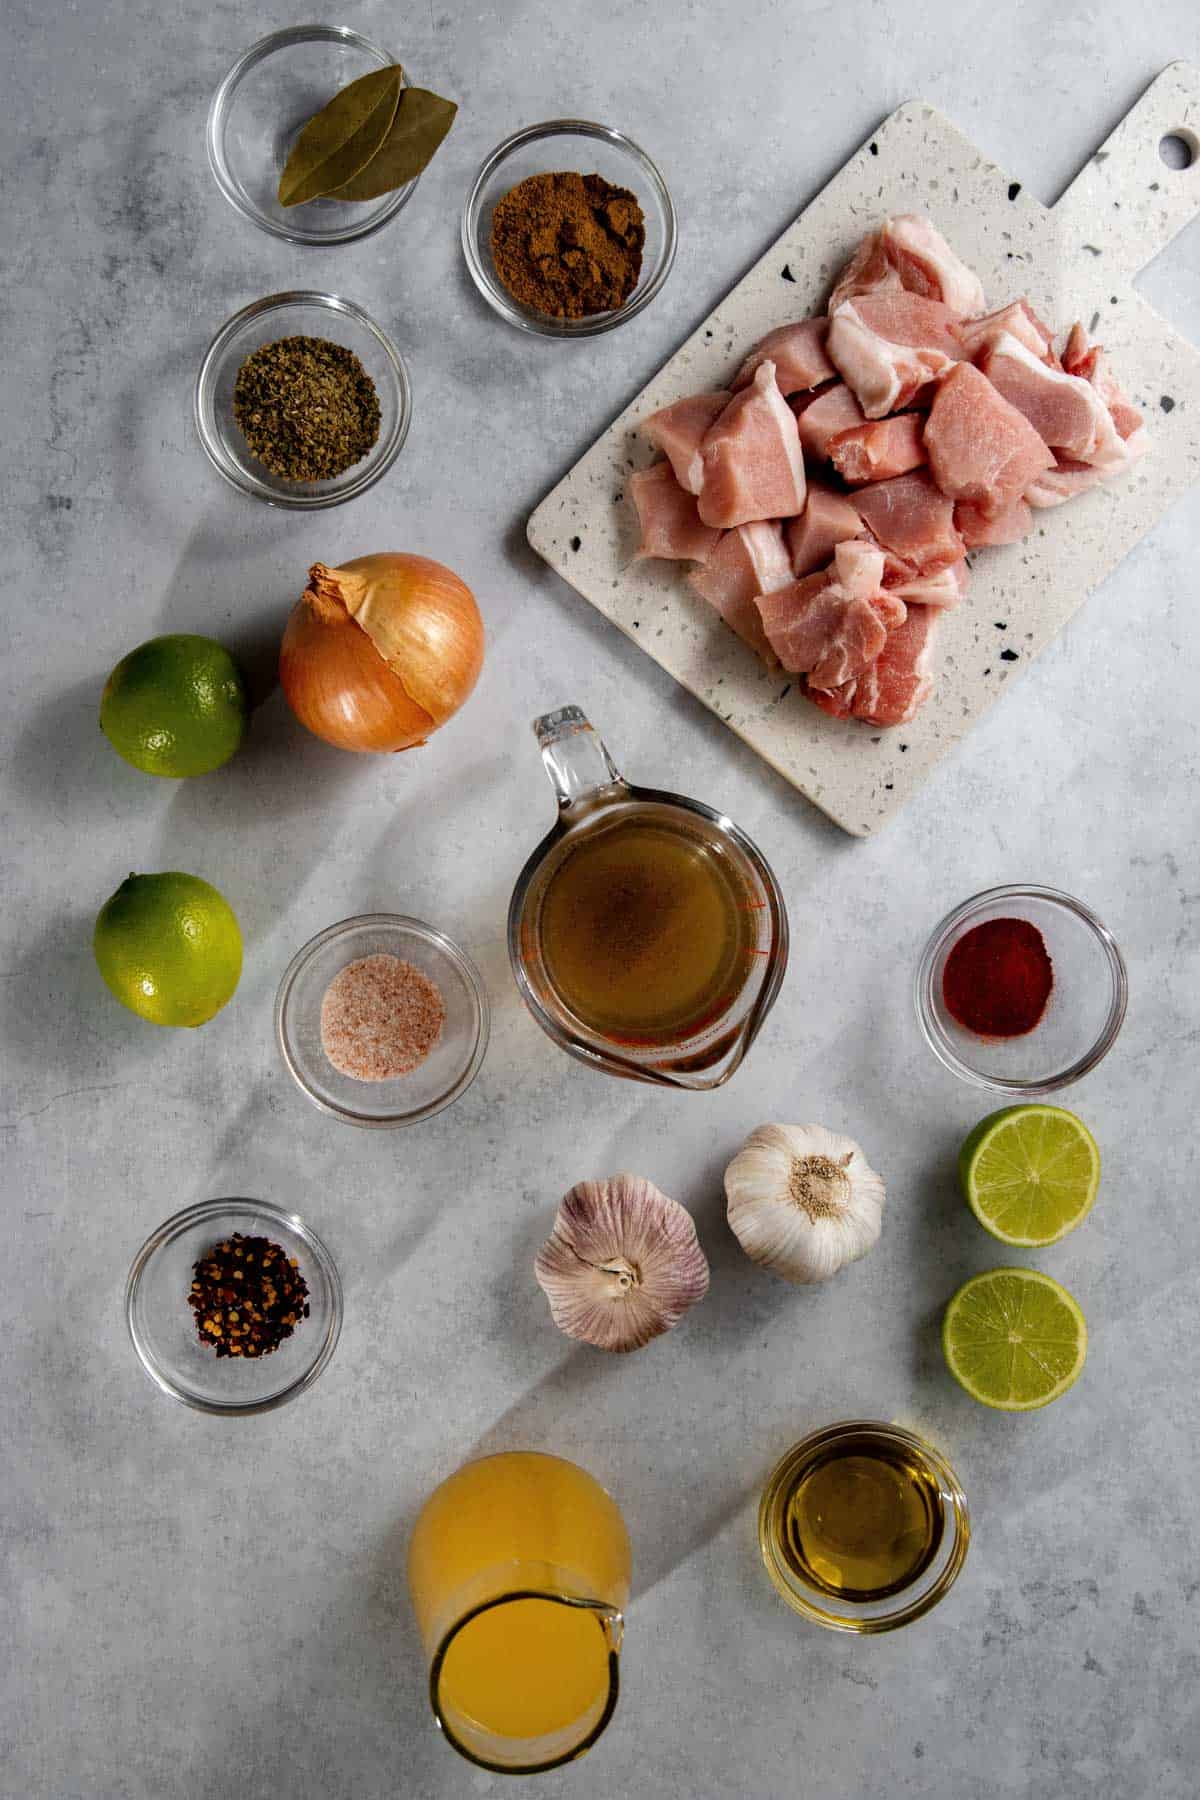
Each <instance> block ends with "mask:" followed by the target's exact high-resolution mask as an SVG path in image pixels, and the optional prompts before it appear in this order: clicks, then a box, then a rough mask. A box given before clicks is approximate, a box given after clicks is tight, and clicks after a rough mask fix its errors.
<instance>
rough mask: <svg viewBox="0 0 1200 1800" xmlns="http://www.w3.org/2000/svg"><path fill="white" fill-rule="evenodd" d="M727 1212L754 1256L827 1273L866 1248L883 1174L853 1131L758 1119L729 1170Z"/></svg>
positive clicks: (877, 1214)
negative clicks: (764, 1122)
mask: <svg viewBox="0 0 1200 1800" xmlns="http://www.w3.org/2000/svg"><path fill="white" fill-rule="evenodd" d="M725 1198H726V1201H727V1203H728V1204H727V1208H726V1215H727V1217H728V1219H729V1223H730V1226H731V1228H732V1230H733V1232H734V1234H735V1236H736V1237H737V1240H738V1242H739V1243H740V1244H741V1246H742V1249H743V1250H744V1251H745V1252H746V1255H747V1256H748V1257H750V1259H751V1261H752V1262H756V1263H761V1264H762V1266H763V1267H764V1268H765V1269H773V1270H774V1271H775V1273H776V1274H777V1275H782V1276H783V1277H784V1278H785V1280H787V1281H798V1282H809V1281H825V1280H826V1279H827V1278H828V1277H829V1276H830V1275H836V1274H837V1272H838V1270H839V1269H840V1268H842V1267H843V1265H844V1264H846V1263H848V1262H854V1261H855V1260H856V1259H857V1258H858V1257H860V1256H865V1255H866V1253H867V1251H868V1250H869V1249H870V1248H871V1245H872V1244H873V1243H874V1242H875V1241H876V1239H877V1238H878V1236H879V1233H880V1230H881V1229H882V1225H883V1198H884V1189H883V1182H882V1181H881V1180H880V1178H879V1176H878V1175H877V1174H876V1173H875V1171H874V1169H872V1168H871V1166H870V1164H869V1163H868V1162H867V1159H866V1157H865V1156H864V1155H863V1153H862V1151H861V1150H860V1149H859V1147H858V1145H857V1144H856V1143H855V1142H854V1140H853V1139H852V1138H848V1137H841V1136H839V1134H838V1133H837V1132H835V1131H826V1130H825V1129H824V1127H823V1126H821V1125H760V1126H759V1128H758V1130H757V1131H752V1132H751V1134H750V1136H749V1137H748V1138H747V1139H746V1142H745V1143H744V1144H743V1146H742V1148H741V1149H740V1150H739V1151H738V1153H737V1155H736V1156H735V1157H734V1159H733V1161H732V1162H731V1163H730V1165H729V1167H728V1168H727V1169H726V1171H725Z"/></svg>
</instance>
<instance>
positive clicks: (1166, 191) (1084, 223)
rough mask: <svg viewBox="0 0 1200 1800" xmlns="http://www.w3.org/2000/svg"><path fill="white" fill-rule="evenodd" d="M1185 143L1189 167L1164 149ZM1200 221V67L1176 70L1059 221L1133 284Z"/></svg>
mask: <svg viewBox="0 0 1200 1800" xmlns="http://www.w3.org/2000/svg"><path fill="white" fill-rule="evenodd" d="M1166 137H1176V138H1179V139H1181V140H1182V142H1183V145H1184V146H1185V148H1186V150H1187V151H1189V152H1190V153H1191V159H1192V160H1191V163H1190V165H1189V166H1188V167H1187V168H1178V169H1177V168H1172V167H1170V165H1169V164H1168V163H1166V162H1164V160H1163V158H1162V156H1161V154H1160V152H1159V145H1160V144H1161V143H1162V140H1163V139H1164V138H1166ZM1198 215H1200V68H1197V67H1196V65H1195V64H1194V63H1186V62H1175V63H1169V64H1168V65H1167V67H1166V68H1165V69H1164V70H1163V72H1162V74H1161V75H1160V76H1159V77H1158V79H1157V80H1156V81H1152V82H1151V84H1150V86H1149V87H1148V88H1147V89H1146V92H1145V93H1144V94H1143V95H1142V97H1141V99H1140V100H1139V101H1138V103H1137V105H1136V106H1134V107H1133V108H1131V110H1130V111H1129V112H1127V113H1126V115H1125V117H1124V118H1123V119H1122V120H1121V123H1120V124H1119V125H1118V126H1117V129H1116V130H1115V131H1114V132H1113V134H1112V136H1111V137H1110V138H1108V139H1107V140H1106V141H1105V143H1104V144H1103V145H1102V146H1101V148H1100V149H1099V150H1097V152H1096V154H1095V155H1094V156H1093V157H1092V158H1091V160H1090V162H1089V163H1088V164H1087V167H1086V168H1085V169H1083V171H1082V172H1081V173H1080V174H1079V175H1078V176H1077V177H1076V178H1075V180H1074V181H1073V182H1072V183H1071V185H1070V187H1069V188H1068V189H1067V191H1066V193H1065V194H1064V195H1063V196H1062V198H1061V199H1060V200H1059V202H1058V204H1057V206H1056V207H1055V208H1054V218H1055V220H1056V221H1057V222H1059V223H1060V224H1061V225H1062V227H1063V229H1064V230H1065V231H1067V232H1068V233H1073V232H1077V233H1078V234H1079V239H1080V243H1081V244H1084V245H1086V246H1087V248H1088V251H1089V253H1090V254H1092V255H1095V256H1097V258H1098V259H1099V260H1100V263H1101V266H1104V265H1105V264H1106V265H1107V266H1108V267H1109V268H1110V269H1111V270H1112V272H1113V275H1114V276H1116V275H1118V274H1121V275H1124V276H1126V277H1127V278H1129V279H1132V278H1133V277H1134V276H1136V275H1140V274H1141V272H1142V270H1143V269H1144V268H1145V267H1146V265H1147V263H1149V262H1152V261H1153V260H1154V258H1155V257H1156V256H1157V255H1158V254H1159V252H1160V251H1161V250H1165V249H1166V247H1167V245H1168V244H1169V243H1170V242H1171V240H1172V238H1174V237H1176V236H1177V235H1178V233H1179V232H1181V231H1182V230H1183V228H1184V226H1185V225H1190V224H1191V222H1192V220H1193V219H1195V218H1196V217H1197V216H1198Z"/></svg>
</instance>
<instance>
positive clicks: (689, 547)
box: [628, 462, 721, 562]
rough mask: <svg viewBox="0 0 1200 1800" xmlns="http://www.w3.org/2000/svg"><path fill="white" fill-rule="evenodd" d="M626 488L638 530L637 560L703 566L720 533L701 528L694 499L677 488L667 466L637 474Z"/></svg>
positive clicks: (677, 485)
mask: <svg viewBox="0 0 1200 1800" xmlns="http://www.w3.org/2000/svg"><path fill="white" fill-rule="evenodd" d="M628 487H629V494H630V498H631V499H632V501H633V504H634V505H635V506H636V507H637V513H638V518H639V519H640V521H641V526H642V542H641V545H640V547H639V549H638V557H639V558H641V557H643V556H666V557H670V558H671V559H672V560H674V561H676V562H681V561H687V560H688V559H689V558H694V559H695V560H696V561H697V562H703V561H704V559H705V557H706V556H708V555H709V553H710V552H711V551H712V550H714V549H715V548H716V543H717V539H718V538H719V537H720V535H721V534H720V532H719V531H716V530H714V529H713V527H712V526H710V525H705V524H704V522H703V520H702V519H701V517H700V514H699V511H698V510H697V507H696V496H695V495H694V494H687V493H685V492H684V490H683V489H682V488H681V487H680V485H679V483H678V482H677V481H676V479H675V477H674V475H673V474H672V472H671V465H670V463H669V462H660V463H655V464H654V467H653V468H652V469H641V470H639V472H638V473H637V474H636V475H631V476H630V477H629V482H628Z"/></svg>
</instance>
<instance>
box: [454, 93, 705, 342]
mask: <svg viewBox="0 0 1200 1800" xmlns="http://www.w3.org/2000/svg"><path fill="white" fill-rule="evenodd" d="M462 241H463V253H464V255H465V257H466V260H467V267H468V268H469V269H470V271H471V275H472V277H473V279H474V281H475V284H476V286H477V287H478V289H479V291H480V293H481V294H482V295H483V297H484V299H485V300H487V302H488V304H489V305H490V306H492V307H493V308H494V310H495V311H496V312H498V313H499V314H500V316H501V317H502V318H504V319H507V320H508V322H509V324H511V325H516V326H517V327H518V328H519V329H520V330H522V331H529V332H535V333H538V334H539V335H541V336H544V337H591V336H594V335H596V334H597V333H598V332H601V331H611V330H612V329H613V327H614V326H616V325H621V324H624V322H625V321H626V319H631V318H633V317H634V316H635V314H637V313H639V312H641V311H642V310H643V309H644V308H645V307H646V306H648V305H649V304H650V302H651V300H653V298H654V296H655V295H656V294H657V293H658V291H659V289H660V288H661V287H662V285H663V283H664V281H665V280H666V279H667V276H668V274H669V273H670V270H671V264H672V262H673V261H674V257H675V212H674V208H673V206H672V204H671V197H670V194H669V193H668V192H667V187H666V183H665V182H664V181H663V178H662V176H661V175H660V173H659V171H658V170H657V168H656V167H655V166H654V164H653V162H651V160H650V158H649V157H648V156H647V155H646V153H645V151H643V150H641V149H639V148H638V146H637V145H636V144H635V143H633V142H632V141H631V140H630V139H629V138H627V137H625V136H624V135H623V133H621V132H619V131H614V130H612V129H611V128H610V127H608V126H605V125H593V124H589V123H587V122H586V121H584V120H579V119H556V120H552V121H551V122H550V123H549V124H546V125H531V126H529V127H527V128H526V129H525V130H523V131H518V132H516V133H515V134H514V135H513V136H512V137H510V138H506V139H505V141H504V143H502V144H500V145H499V146H498V147H497V149H496V150H494V151H493V152H492V154H491V156H489V157H488V159H487V161H486V162H485V163H484V165H483V167H482V169H481V170H480V172H479V175H478V176H477V178H476V180H475V184H474V186H473V187H472V189H471V192H470V194H469V196H468V198H467V204H466V208H465V210H464V213H463V224H462Z"/></svg>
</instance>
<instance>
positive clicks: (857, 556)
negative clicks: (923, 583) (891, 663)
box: [758, 543, 905, 687]
mask: <svg viewBox="0 0 1200 1800" xmlns="http://www.w3.org/2000/svg"><path fill="white" fill-rule="evenodd" d="M758 608H759V612H760V613H761V614H762V621H763V625H764V627H765V629H766V633H767V637H768V638H769V639H770V642H771V647H772V649H773V650H774V651H775V653H776V655H777V656H778V658H779V660H780V662H781V663H782V664H783V666H784V668H785V669H788V670H790V671H792V672H793V673H801V672H804V671H807V672H808V673H809V674H810V677H811V679H812V680H813V681H814V682H815V683H816V684H817V685H818V686H822V687H835V686H837V685H838V683H839V682H843V681H849V680H851V679H852V678H853V677H854V676H855V675H857V674H858V673H859V672H860V671H861V670H862V669H865V668H866V666H867V665H868V663H870V662H872V661H873V660H874V659H875V657H876V656H878V654H879V652H880V650H881V649H882V648H883V642H884V639H885V638H886V637H887V634H888V632H889V631H890V630H894V629H895V628H896V627H897V626H898V625H900V624H901V623H902V622H903V620H904V613H905V607H904V602H903V600H898V599H897V598H896V597H895V595H894V594H889V593H886V592H885V591H884V587H883V557H882V555H881V554H880V552H879V551H878V550H876V549H873V548H872V547H871V546H870V545H869V544H862V543H848V544H839V545H838V547H837V549H836V550H835V552H834V560H833V562H832V563H831V564H830V566H829V567H828V568H827V569H819V570H818V571H817V572H816V574H814V575H806V576H805V577H804V579H803V580H802V581H793V582H791V583H790V584H789V585H788V586H787V587H783V588H779V589H777V590H776V591H775V592H774V593H772V594H764V595H762V596H761V597H760V598H759V601H758Z"/></svg>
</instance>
